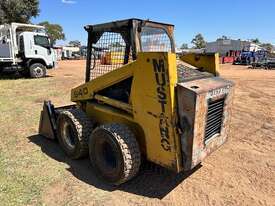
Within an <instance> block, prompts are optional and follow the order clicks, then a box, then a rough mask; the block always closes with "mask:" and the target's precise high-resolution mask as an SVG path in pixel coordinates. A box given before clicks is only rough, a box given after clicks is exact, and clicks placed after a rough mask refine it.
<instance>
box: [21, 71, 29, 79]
mask: <svg viewBox="0 0 275 206" xmlns="http://www.w3.org/2000/svg"><path fill="white" fill-rule="evenodd" d="M19 74H20V75H21V76H23V77H25V78H29V77H30V71H29V70H28V69H24V70H22V71H19Z"/></svg>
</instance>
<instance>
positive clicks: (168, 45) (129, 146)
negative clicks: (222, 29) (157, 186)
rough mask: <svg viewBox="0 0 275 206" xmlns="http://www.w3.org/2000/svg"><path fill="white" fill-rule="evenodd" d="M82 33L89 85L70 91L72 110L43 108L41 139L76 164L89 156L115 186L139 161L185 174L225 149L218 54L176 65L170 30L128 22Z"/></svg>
mask: <svg viewBox="0 0 275 206" xmlns="http://www.w3.org/2000/svg"><path fill="white" fill-rule="evenodd" d="M85 29H86V31H87V32H88V47H87V64H86V76H85V79H86V82H85V83H84V84H82V85H80V86H78V87H76V88H74V89H72V91H71V100H72V101H73V102H75V103H76V104H75V105H68V106H65V107H58V108H54V106H53V105H52V104H51V103H50V102H45V103H44V107H43V111H42V113H41V119H40V126H39V133H40V134H41V135H43V136H45V137H48V138H51V139H54V138H57V139H58V140H59V143H60V145H61V147H62V148H63V150H64V151H65V153H66V154H67V155H68V156H69V157H71V158H73V159H77V158H80V157H83V156H85V155H87V154H89V156H90V159H91V163H92V166H93V169H94V172H95V173H96V174H97V175H98V177H100V178H102V179H103V180H105V181H107V182H108V183H111V184H114V185H119V184H121V183H124V182H126V181H128V180H129V179H131V178H132V177H134V176H135V175H136V174H137V172H138V171H139V167H140V164H141V158H142V157H144V158H145V159H147V160H149V161H152V162H154V163H156V164H159V165H161V166H163V167H165V168H168V169H170V170H173V171H175V172H181V171H187V170H191V169H192V168H194V167H195V166H197V165H198V164H200V162H201V161H202V160H203V159H204V158H205V157H207V156H208V155H209V154H210V153H212V152H213V151H215V150H216V149H217V148H219V147H220V146H221V145H222V144H224V143H225V141H226V139H227V135H228V129H229V120H230V115H231V102H232V95H233V89H232V87H233V84H232V83H231V82H230V81H227V80H224V79H222V78H220V77H218V76H217V74H218V68H219V58H218V55H217V54H186V55H184V56H181V57H180V58H181V59H182V61H184V62H185V63H184V62H181V63H179V64H178V65H177V60H176V54H175V43H174V36H173V30H174V26H173V25H171V24H163V23H157V22H152V21H144V20H140V19H128V20H122V21H116V22H110V23H105V24H98V25H88V26H86V27H85ZM114 45H115V46H114ZM95 48H97V49H96V50H97V51H100V52H101V55H100V58H98V55H95V54H94V53H93V51H95ZM100 48H102V49H100ZM103 48H104V49H103ZM111 48H112V49H111ZM104 52H105V53H104ZM115 52H116V53H115ZM103 57H104V58H105V61H102V58H103ZM106 57H107V60H106ZM187 63H188V64H191V65H193V66H195V67H196V68H191V66H187V65H186V64H187Z"/></svg>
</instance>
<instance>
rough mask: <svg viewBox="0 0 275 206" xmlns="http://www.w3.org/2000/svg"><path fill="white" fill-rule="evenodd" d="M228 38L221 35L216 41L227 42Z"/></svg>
mask: <svg viewBox="0 0 275 206" xmlns="http://www.w3.org/2000/svg"><path fill="white" fill-rule="evenodd" d="M228 39H229V37H228V36H225V35H222V36H221V37H220V38H218V39H217V40H228Z"/></svg>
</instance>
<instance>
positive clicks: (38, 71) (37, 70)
mask: <svg viewBox="0 0 275 206" xmlns="http://www.w3.org/2000/svg"><path fill="white" fill-rule="evenodd" d="M33 73H34V75H35V76H37V77H42V76H43V69H42V68H41V67H35V68H34V69H33Z"/></svg>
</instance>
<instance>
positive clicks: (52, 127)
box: [39, 101, 76, 139]
mask: <svg viewBox="0 0 275 206" xmlns="http://www.w3.org/2000/svg"><path fill="white" fill-rule="evenodd" d="M75 107H76V106H75V104H73V105H67V106H63V107H57V108H55V107H54V105H53V104H52V103H51V101H44V105H43V110H42V111H41V115H40V123H39V134H40V135H42V136H44V137H46V138H49V139H55V138H56V134H57V133H56V132H57V118H58V115H59V113H60V112H61V111H63V110H67V109H74V108H75Z"/></svg>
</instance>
